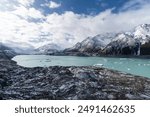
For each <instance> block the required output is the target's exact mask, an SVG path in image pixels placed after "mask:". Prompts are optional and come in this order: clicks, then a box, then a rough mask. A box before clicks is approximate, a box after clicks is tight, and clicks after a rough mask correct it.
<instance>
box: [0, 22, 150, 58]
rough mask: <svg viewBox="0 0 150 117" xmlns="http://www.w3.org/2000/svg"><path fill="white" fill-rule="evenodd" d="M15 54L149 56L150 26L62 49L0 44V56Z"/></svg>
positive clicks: (54, 45) (89, 39)
mask: <svg viewBox="0 0 150 117" xmlns="http://www.w3.org/2000/svg"><path fill="white" fill-rule="evenodd" d="M15 54H46V55H77V56H100V55H150V24H142V25H139V26H137V27H136V28H135V29H134V30H133V31H130V32H120V33H105V34H99V35H96V36H94V37H88V38H86V39H85V40H83V41H81V42H78V43H76V44H75V45H74V46H73V47H70V48H66V49H63V48H62V47H61V46H60V45H57V44H55V43H49V44H46V45H44V46H42V47H39V48H37V49H34V47H33V46H30V45H28V44H26V45H25V46H24V47H21V44H19V43H14V42H9V43H6V44H3V43H0V56H1V57H2V56H3V57H4V56H7V55H8V56H10V57H12V56H14V55H15Z"/></svg>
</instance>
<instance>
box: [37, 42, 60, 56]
mask: <svg viewBox="0 0 150 117" xmlns="http://www.w3.org/2000/svg"><path fill="white" fill-rule="evenodd" d="M61 50H63V48H62V47H60V46H58V45H57V44H54V43H50V44H47V45H44V46H42V47H39V48H37V49H36V52H37V53H38V54H53V53H56V52H58V51H61Z"/></svg>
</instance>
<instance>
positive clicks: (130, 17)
mask: <svg viewBox="0 0 150 117" xmlns="http://www.w3.org/2000/svg"><path fill="white" fill-rule="evenodd" d="M149 13H150V0H0V30H1V31H0V37H1V38H0V41H1V42H3V43H9V44H10V43H11V44H12V43H15V44H19V45H20V46H24V47H29V46H34V47H36V48H37V47H40V46H42V45H45V44H49V43H56V44H59V45H61V46H63V47H69V46H72V45H74V44H75V43H77V42H79V41H82V40H83V39H85V38H87V37H89V36H95V35H98V34H104V33H107V32H109V33H113V32H115V33H118V32H122V31H130V30H133V29H134V27H136V26H138V25H140V24H143V23H150V15H149Z"/></svg>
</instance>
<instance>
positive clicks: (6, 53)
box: [0, 43, 16, 59]
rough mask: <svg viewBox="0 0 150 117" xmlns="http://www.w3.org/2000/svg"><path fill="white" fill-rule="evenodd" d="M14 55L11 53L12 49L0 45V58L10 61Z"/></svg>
mask: <svg viewBox="0 0 150 117" xmlns="http://www.w3.org/2000/svg"><path fill="white" fill-rule="evenodd" d="M15 55H16V53H15V52H14V51H13V49H11V48H9V47H7V46H5V45H4V44H2V43H0V58H4V59H10V58H12V57H14V56H15Z"/></svg>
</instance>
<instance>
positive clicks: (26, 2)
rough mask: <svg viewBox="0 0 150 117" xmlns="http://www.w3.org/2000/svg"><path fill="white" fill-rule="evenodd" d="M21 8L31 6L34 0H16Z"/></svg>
mask: <svg viewBox="0 0 150 117" xmlns="http://www.w3.org/2000/svg"><path fill="white" fill-rule="evenodd" d="M17 1H18V2H19V3H20V4H21V5H23V6H31V5H32V4H33V3H34V0H17Z"/></svg>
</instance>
